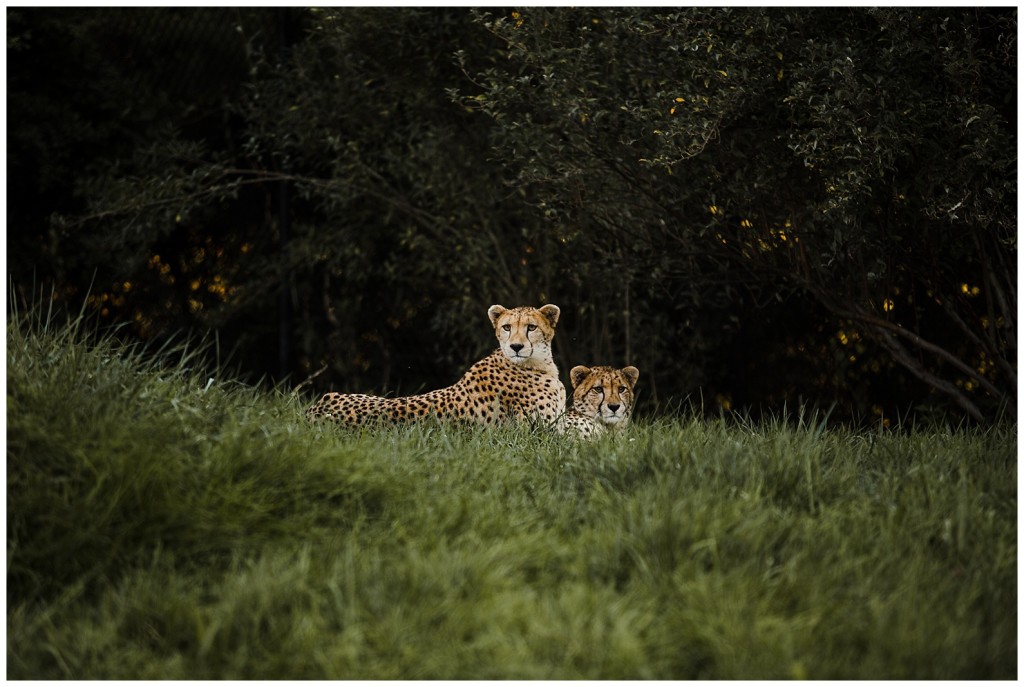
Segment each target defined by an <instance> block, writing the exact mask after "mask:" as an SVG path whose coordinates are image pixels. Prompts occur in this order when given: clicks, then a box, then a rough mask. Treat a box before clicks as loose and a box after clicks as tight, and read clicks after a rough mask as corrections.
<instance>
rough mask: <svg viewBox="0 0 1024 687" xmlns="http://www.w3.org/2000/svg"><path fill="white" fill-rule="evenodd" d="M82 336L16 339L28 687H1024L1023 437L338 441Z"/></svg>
mask: <svg viewBox="0 0 1024 687" xmlns="http://www.w3.org/2000/svg"><path fill="white" fill-rule="evenodd" d="M81 329H82V327H81V325H80V324H73V325H72V326H70V327H56V326H55V325H53V324H52V323H47V322H45V321H40V319H33V318H31V317H27V316H24V315H22V316H16V317H14V318H13V319H12V321H11V322H10V323H9V325H8V352H7V363H8V365H7V375H8V379H7V431H8V434H7V440H8V453H7V575H8V576H7V606H8V616H7V666H8V677H9V678H18V679H26V678H30V679H55V678H57V679H59V678H75V679H107V678H117V679H134V678H139V679H147V678H149V679H153V678H178V679H193V678H195V679H218V678H234V679H243V678H324V679H336V678H348V679H357V678H358V679H376V678H387V679H417V678H418V679H428V678H472V679H497V678H523V679H527V678H544V679H572V678H593V679H602V678H623V679H629V678H635V679H639V678H662V679H686V678H706V679H716V678H722V679H743V678H776V679H788V678H803V677H807V678H817V679H829V678H836V679H842V678H864V679H867V678H874V679H888V678H904V679H929V678H979V679H980V678H1004V679H1012V678H1015V677H1016V675H1017V613H1016V608H1017V588H1016V564H1017V549H1016V541H1017V524H1016V522H1017V463H1016V442H1017V438H1016V427H1015V426H1003V427H997V428H991V429H985V430H948V429H946V430H940V429H928V430H914V431H911V430H906V431H899V432H888V431H879V432H856V431H847V430H841V429H825V428H824V427H823V426H822V423H821V422H820V421H818V420H817V419H813V418H812V419H809V420H807V421H802V422H791V423H785V422H781V421H779V422H774V423H766V424H751V423H743V422H729V421H705V420H701V419H694V418H690V417H684V418H680V419H671V420H660V421H655V422H650V421H648V422H638V423H637V425H636V426H635V427H634V428H632V430H631V431H630V432H629V434H628V436H626V437H623V438H621V439H616V438H609V439H607V440H602V441H600V442H598V443H595V444H589V445H588V444H579V443H576V442H574V441H570V440H566V439H562V438H559V437H556V436H551V435H547V434H544V433H542V432H538V431H527V430H518V429H501V430H497V431H493V430H492V431H486V430H483V429H473V428H460V427H453V426H443V425H436V424H434V425H432V424H425V425H420V426H416V427H408V428H398V429H388V430H379V431H373V432H345V431H339V430H335V429H331V428H326V427H310V426H309V425H307V424H306V423H305V421H304V420H303V419H302V410H303V409H304V405H305V401H304V400H301V399H295V398H292V397H291V396H289V395H287V394H283V393H276V394H275V393H268V392H262V391H258V390H254V389H252V388H248V387H245V386H242V385H239V384H235V383H232V382H230V381H228V380H220V379H216V380H215V381H214V382H212V383H210V382H209V376H208V374H207V373H206V372H204V371H203V370H202V369H199V368H200V367H201V366H200V365H199V362H198V358H196V357H194V356H190V355H189V354H187V353H184V352H183V351H182V349H180V348H179V349H175V350H174V351H171V352H170V353H167V354H164V355H162V356H147V355H144V354H143V353H142V352H140V351H138V350H136V349H126V348H124V347H121V346H119V345H117V344H116V343H115V342H114V341H113V340H112V339H111V338H109V337H108V338H98V339H96V338H93V339H90V337H87V336H85V335H84V334H83V333H82V331H81ZM214 376H215V377H216V376H217V375H214Z"/></svg>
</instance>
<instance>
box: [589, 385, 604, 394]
mask: <svg viewBox="0 0 1024 687" xmlns="http://www.w3.org/2000/svg"><path fill="white" fill-rule="evenodd" d="M591 391H596V392H597V393H599V394H603V393H604V387H602V386H595V387H594V388H593V389H591Z"/></svg>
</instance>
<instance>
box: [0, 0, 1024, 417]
mask: <svg viewBox="0 0 1024 687" xmlns="http://www.w3.org/2000/svg"><path fill="white" fill-rule="evenodd" d="M7 19H8V28H7V31H8V35H7V56H8V84H7V87H8V112H7V115H8V130H7V142H8V159H7V172H8V182H7V183H8V189H7V190H8V208H7V213H8V214H7V226H8V261H9V262H8V269H9V273H10V284H11V288H12V289H13V293H12V294H11V296H12V298H10V299H9V301H11V302H19V301H20V302H29V303H38V302H39V300H40V298H43V299H50V298H53V299H54V300H55V301H57V302H58V304H63V305H66V306H68V307H69V308H70V309H72V310H75V311H77V309H78V308H79V307H81V305H82V303H83V302H84V303H86V308H87V310H88V311H89V312H91V313H94V314H95V316H96V317H97V318H98V319H100V320H101V321H102V322H105V323H110V324H121V325H123V326H122V327H120V328H119V329H118V330H117V331H118V332H119V335H120V336H124V337H126V338H137V339H142V340H147V341H155V342H159V341H163V340H166V339H167V337H169V336H171V335H172V334H176V335H188V334H190V333H191V334H201V333H210V332H212V334H211V336H212V339H213V340H214V341H215V343H216V346H215V347H214V353H213V355H217V356H219V357H220V359H221V361H223V360H225V359H227V360H229V361H230V364H231V365H232V366H234V368H235V369H237V370H238V371H239V373H241V374H242V375H243V376H244V377H246V378H248V379H250V380H251V381H256V380H263V381H264V382H266V383H274V382H284V383H285V384H287V385H288V386H294V385H296V384H298V383H300V382H302V381H303V380H308V379H309V378H310V377H312V379H311V380H310V381H309V384H307V385H306V387H304V389H305V391H306V393H307V394H308V396H309V397H310V398H312V397H313V396H314V394H315V393H316V392H319V391H323V390H327V389H334V390H342V391H350V392H373V393H401V394H406V393H416V392H418V391H422V390H424V389H428V388H435V387H438V386H442V385H447V384H450V383H451V382H453V381H454V380H455V379H457V378H458V376H459V374H460V373H461V371H462V370H464V369H465V367H466V366H467V365H468V364H470V363H472V362H473V361H475V360H477V359H479V358H480V357H483V356H484V355H486V354H487V353H488V352H489V351H490V350H491V349H492V348H493V347H494V345H495V344H494V340H493V338H492V334H491V330H490V324H489V322H488V320H487V316H486V310H487V307H488V306H490V305H491V304H493V303H501V304H503V305H506V306H515V305H522V304H528V305H541V304H543V303H548V302H551V303H556V304H558V305H559V306H560V307H561V308H562V319H561V321H560V322H559V327H558V336H557V337H556V340H555V353H556V362H557V363H558V364H559V366H560V367H561V369H562V370H568V369H569V368H570V367H571V366H573V365H576V364H581V363H584V364H590V365H593V364H611V365H616V366H620V367H621V366H624V365H627V364H632V365H636V366H637V367H638V368H639V369H640V370H641V377H640V383H639V388H640V404H641V408H642V410H643V411H645V412H647V413H649V414H657V413H661V412H672V411H674V410H676V409H678V408H679V407H680V406H681V404H683V403H685V402H686V399H689V400H690V401H692V402H694V403H696V404H698V407H701V408H703V410H704V411H705V412H709V413H717V412H721V410H722V409H725V410H745V411H747V412H749V413H751V414H752V415H754V416H757V415H759V414H760V413H764V412H769V413H778V412H780V411H781V410H782V408H783V407H786V408H788V409H789V410H790V411H792V410H793V409H794V408H795V407H796V406H799V405H801V404H805V405H808V406H812V407H820V408H823V409H824V408H829V407H833V406H834V408H833V417H835V418H837V419H843V420H848V421H853V422H861V423H874V422H878V421H883V422H887V421H888V419H889V418H894V417H897V416H899V417H908V416H914V417H925V418H936V417H939V418H943V417H944V418H948V419H952V420H954V421H958V420H959V419H960V418H965V417H966V418H971V419H972V420H973V421H981V422H987V421H991V420H993V419H995V418H997V417H998V416H999V415H1000V413H1002V412H1006V411H1007V410H1009V411H1011V412H1012V411H1013V408H1014V406H1015V403H1016V320H1015V315H1016V259H1017V258H1016V254H1017V234H1016V192H1017V191H1016V183H1015V180H1016V166H1017V158H1016V126H1015V122H1016V120H1017V113H1016V107H1017V104H1016V36H1017V25H1016V22H1017V15H1016V10H1015V9H991V8H932V9H919V8H882V9H868V8H855V9H850V8H843V9H814V8H794V9H781V8H780V9H758V8H733V9H703V8H688V9H682V10H676V9H670V8H656V9H621V8H583V9H572V8H551V9H539V8H525V9H519V10H512V9H508V10H499V9H495V8H490V9H486V10H479V11H475V10H470V9H465V8H444V9H436V8H435V9H426V8H375V9H368V8H367V9H355V8H334V9H327V10H319V11H317V10H308V9H282V8H267V9H242V8H230V9H224V8H210V9H202V8H190V9H180V8H103V9H97V8H75V9H50V8H20V9H8V10H7ZM40 294H42V295H40Z"/></svg>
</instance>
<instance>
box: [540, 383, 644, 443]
mask: <svg viewBox="0 0 1024 687" xmlns="http://www.w3.org/2000/svg"><path fill="white" fill-rule="evenodd" d="M639 376H640V370H638V369H636V368H635V367H633V366H632V365H630V366H629V367H624V368H622V369H621V370H616V369H615V368H613V367H604V366H598V367H584V366H583V365H577V366H576V367H574V368H572V370H571V371H570V372H569V381H571V382H572V386H573V392H572V401H573V402H572V408H570V409H569V410H568V411H567V412H566V413H565V415H564V416H563V417H562V419H561V420H560V421H559V424H558V429H559V430H560V431H561V432H562V433H563V434H565V433H572V434H576V435H577V436H580V437H582V438H585V439H588V438H591V437H596V436H600V435H602V434H605V433H606V432H607V431H608V430H609V429H611V430H618V431H621V430H624V429H625V428H626V425H628V424H629V416H630V415H631V414H632V412H633V387H634V385H635V384H636V380H637V378H638V377H639Z"/></svg>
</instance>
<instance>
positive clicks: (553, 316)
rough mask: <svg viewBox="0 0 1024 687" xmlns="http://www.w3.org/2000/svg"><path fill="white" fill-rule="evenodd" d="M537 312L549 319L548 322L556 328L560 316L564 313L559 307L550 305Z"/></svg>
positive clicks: (543, 306)
mask: <svg viewBox="0 0 1024 687" xmlns="http://www.w3.org/2000/svg"><path fill="white" fill-rule="evenodd" d="M537 312H539V313H540V314H541V315H543V316H544V317H546V318H548V322H550V323H551V326H552V327H554V326H555V325H556V324H557V323H558V316H559V315H560V314H561V313H562V310H561V309H560V308H559V307H558V306H557V305H552V304H550V303H548V304H547V305H542V306H540V307H539V308H537Z"/></svg>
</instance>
